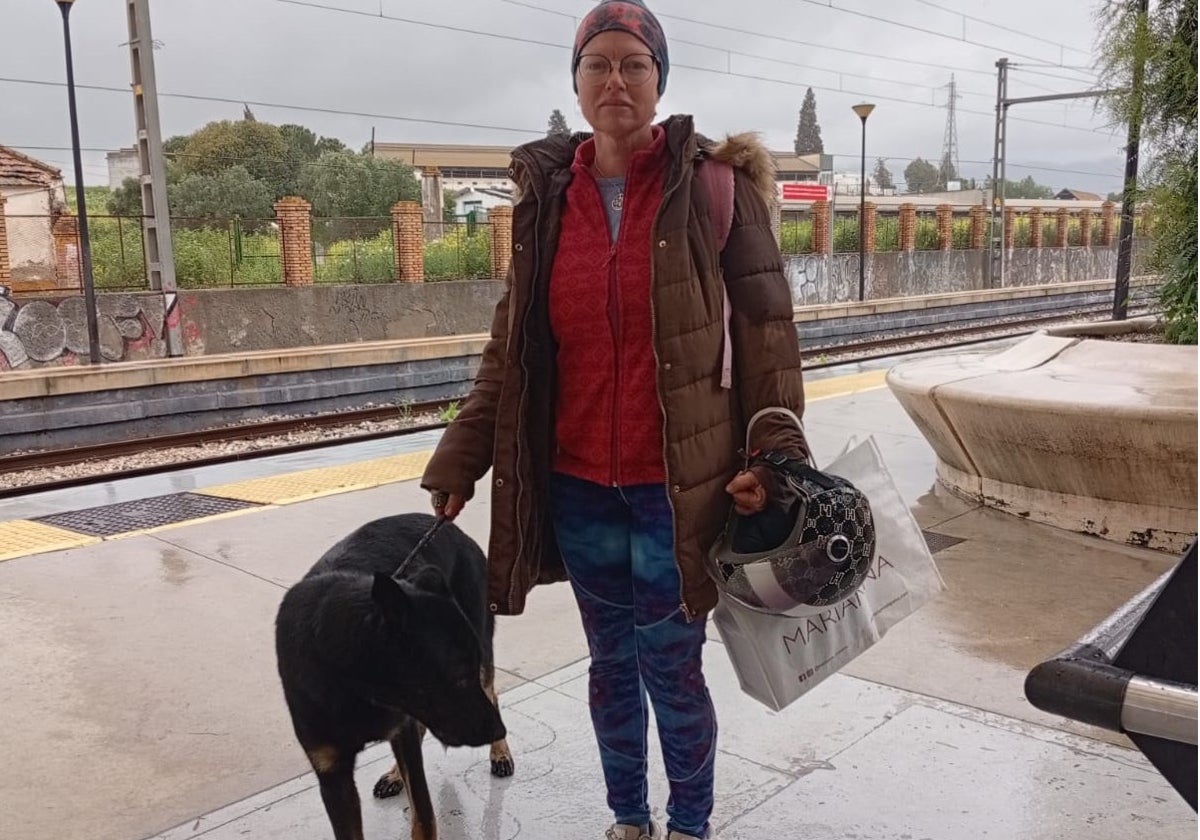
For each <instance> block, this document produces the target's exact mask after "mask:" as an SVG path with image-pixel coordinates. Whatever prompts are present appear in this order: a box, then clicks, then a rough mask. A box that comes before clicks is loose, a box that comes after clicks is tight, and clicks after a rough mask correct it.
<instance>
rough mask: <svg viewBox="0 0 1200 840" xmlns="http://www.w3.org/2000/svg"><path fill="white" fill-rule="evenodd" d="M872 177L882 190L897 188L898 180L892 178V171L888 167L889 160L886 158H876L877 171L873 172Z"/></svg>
mask: <svg viewBox="0 0 1200 840" xmlns="http://www.w3.org/2000/svg"><path fill="white" fill-rule="evenodd" d="M871 178H872V180H874V182H875V183H876V184H878V185H879V188H880V189H881V190H891V189H895V188H896V182H895V181H893V180H892V172H891V170H890V169H888V168H887V161H886V160H885V159H884V158H876V159H875V171H874V172H872V173H871Z"/></svg>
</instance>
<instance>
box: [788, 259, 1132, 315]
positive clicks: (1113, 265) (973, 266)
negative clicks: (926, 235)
mask: <svg viewBox="0 0 1200 840" xmlns="http://www.w3.org/2000/svg"><path fill="white" fill-rule="evenodd" d="M1141 250H1142V249H1141V248H1139V247H1137V246H1136V245H1135V248H1134V255H1133V257H1134V273H1135V274H1136V273H1138V269H1139V264H1140V262H1141V256H1142V255H1141ZM986 261H987V252H986V251H889V252H886V253H878V254H868V255H867V262H866V267H865V268H866V270H865V271H864V272H862V275H863V276H862V280H863V286H864V289H863V291H864V294H863V298H864V299H866V300H872V299H879V298H893V297H908V296H911V295H932V294H947V293H952V292H966V291H971V290H973V289H983V288H985V287H984V280H983V277H984V265H985V263H986ZM784 265H785V271H786V272H787V277H788V283H789V284H790V285H791V287H792V299H793V300H794V301H795V302H796V304H797V305H798V306H813V305H819V304H825V303H847V302H849V301H855V300H858V298H859V294H858V285H859V257H858V254H832V255H819V254H801V255H797V256H790V257H785V258H784ZM1116 273H1117V251H1116V248H1013V249H1011V250H1010V251H1009V252H1008V265H1007V268H1006V274H1005V280H1004V286H1006V287H1012V286H1043V285H1047V284H1050V283H1070V282H1076V281H1081V280H1104V279H1107V278H1110V277H1116Z"/></svg>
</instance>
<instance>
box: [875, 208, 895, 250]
mask: <svg viewBox="0 0 1200 840" xmlns="http://www.w3.org/2000/svg"><path fill="white" fill-rule="evenodd" d="M875 250H876V251H899V250H900V217H899V216H876V217H875Z"/></svg>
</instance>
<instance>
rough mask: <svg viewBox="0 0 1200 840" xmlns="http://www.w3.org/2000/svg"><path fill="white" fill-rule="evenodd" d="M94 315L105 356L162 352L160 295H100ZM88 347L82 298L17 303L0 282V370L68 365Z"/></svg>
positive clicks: (151, 355) (115, 359) (158, 354)
mask: <svg viewBox="0 0 1200 840" xmlns="http://www.w3.org/2000/svg"><path fill="white" fill-rule="evenodd" d="M96 315H97V326H98V327H99V334H100V355H101V356H102V357H103V359H104V360H105V361H108V362H119V361H126V360H128V359H131V358H162V357H164V356H165V355H166V344H165V342H164V341H163V325H164V313H163V300H162V297H161V296H160V295H132V294H131V295H101V296H100V297H99V298H98V299H97V302H96ZM89 352H90V348H89V342H88V328H87V317H86V309H85V308H84V301H83V298H82V297H80V296H74V297H68V298H63V299H62V300H58V301H54V300H29V301H25V302H22V301H16V300H13V299H12V298H11V297H10V296H9V293H8V290H7V289H5V288H4V287H2V286H0V369H3V370H21V369H25V368H32V367H50V366H57V365H69V364H74V362H75V360H76V358H78V357H85V358H86V357H87V356H88V355H89Z"/></svg>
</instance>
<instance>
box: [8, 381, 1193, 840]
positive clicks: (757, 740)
mask: <svg viewBox="0 0 1200 840" xmlns="http://www.w3.org/2000/svg"><path fill="white" fill-rule="evenodd" d="M806 420H807V426H808V433H809V437H810V439H811V441H812V443H813V446H814V448H815V450H816V452H817V455H818V460H819V461H821V462H823V461H826V460H828V459H829V458H831V457H833V456H834V455H835V454H836V453H837V452H839V451H840V450H841V449H842V447H843V446H844V445H845V444H846V442H847V438H848V436H851V435H857V436H858V437H859V438H860V439H861V438H865V437H866V436H867V435H872V434H873V435H874V436H875V439H876V441H877V443H878V444H879V446H880V449H881V450H882V452H883V455H884V458H885V460H886V462H887V464H888V466H889V469H890V470H891V472H892V473H893V476H894V478H895V480H896V483H897V485H898V486H899V488H900V490H901V492H902V493H903V494H904V496H905V498H906V499H907V500H909V501H910V503H911V504H912V505H913V511H914V514H915V516H916V518H917V520H918V522H919V523H920V525H921V526H922V527H923V528H925V529H928V530H930V531H933V532H936V533H939V534H943V535H947V536H949V537H953V538H957V539H959V540H961V541H960V542H957V543H955V544H953V545H950V546H949V547H946V548H944V549H942V550H940V551H938V553H937V554H936V555H935V559H936V560H937V562H938V565H939V569H940V570H941V573H942V575H943V577H944V578H945V580H946V584H947V587H948V588H947V591H946V592H944V593H942V594H941V595H940V596H939V597H938V598H937V599H936V600H935V601H934V602H932V603H930V604H928V605H927V606H925V607H924V608H923V609H922V610H920V611H919V612H918V613H917V614H915V615H914V616H912V617H911V618H909V619H907V620H906V621H904V622H903V623H902V624H900V625H899V626H898V627H896V628H895V629H894V630H893V631H892V632H891V633H890V634H889V635H888V636H887V637H886V638H885V639H884V640H882V641H881V642H880V643H879V644H878V645H876V646H875V647H874V648H873V649H871V650H870V651H868V652H867V653H866V654H864V655H863V656H861V657H859V659H857V660H855V661H854V662H853V663H851V665H850V666H848V667H847V668H845V669H844V670H843V671H842V673H841V674H839V675H837V676H835V677H832V678H830V679H829V680H828V681H826V682H825V683H823V684H821V685H819V686H818V687H817V688H815V689H814V690H813V691H811V692H810V693H809V694H807V695H805V696H804V697H803V698H801V699H800V700H799V701H797V702H796V703H795V704H794V705H793V706H791V707H789V708H788V709H786V710H785V711H783V712H781V713H774V712H771V711H768V710H767V709H765V708H764V707H762V706H760V705H758V704H757V703H756V702H755V701H753V700H750V699H749V698H747V697H745V695H743V694H741V692H740V690H739V689H738V686H737V681H736V678H735V677H734V675H733V672H732V670H731V667H730V665H729V662H728V659H727V658H726V656H725V652H724V649H723V647H722V646H721V644H720V639H719V636H718V635H717V634H716V633H715V631H710V639H711V643H710V644H709V645H708V646H707V649H706V666H707V674H708V678H709V682H710V687H711V689H712V692H713V695H714V699H715V702H716V704H717V710H718V715H719V719H720V722H721V736H720V737H721V740H720V748H721V753H720V757H719V760H718V768H717V788H718V801H717V809H716V814H715V817H714V820H715V824H716V826H717V827H718V829H719V830H720V837H721V838H723V840H731V839H732V840H736V839H737V838H742V840H751V838H753V840H758V838H767V837H772V838H773V837H779V838H789V840H790V838H795V839H796V840H804V839H805V838H830V840H832V838H906V839H907V838H911V839H912V840H916V838H933V839H934V840H966V838H976V837H989V838H1029V839H1030V840H1040V839H1041V838H1088V840H1091V838H1096V839H1097V840H1106V838H1113V840H1117V839H1118V838H1120V839H1121V840H1126V839H1127V838H1132V837H1137V838H1138V840H1160V839H1161V840H1167V838H1172V840H1173V838H1179V837H1192V836H1195V834H1196V827H1197V826H1196V815H1195V813H1194V812H1193V811H1192V810H1191V809H1190V808H1188V807H1187V805H1186V804H1185V803H1184V802H1183V801H1182V800H1181V799H1180V798H1179V797H1178V795H1177V794H1175V792H1174V791H1173V790H1172V789H1171V788H1170V786H1169V785H1168V784H1167V782H1166V781H1165V780H1163V779H1162V778H1161V777H1160V776H1159V775H1158V773H1157V771H1155V770H1154V769H1153V767H1151V766H1150V765H1149V763H1148V762H1147V761H1145V759H1144V758H1143V757H1142V756H1141V754H1140V753H1139V752H1138V751H1136V750H1135V749H1132V748H1131V747H1130V745H1129V743H1128V741H1127V740H1126V739H1124V738H1123V737H1122V736H1119V735H1116V734H1111V733H1102V732H1099V731H1097V730H1094V729H1091V728H1089V727H1085V726H1083V725H1081V724H1076V723H1073V722H1068V721H1064V720H1062V719H1059V718H1055V717H1052V716H1049V715H1046V714H1044V713H1042V712H1039V711H1038V710H1036V709H1034V708H1033V707H1032V706H1030V705H1029V704H1028V703H1027V702H1026V701H1025V700H1024V697H1023V691H1022V683H1023V680H1024V676H1025V673H1026V672H1027V671H1028V669H1029V668H1030V667H1032V666H1033V665H1035V664H1036V663H1038V662H1040V661H1042V660H1043V659H1045V658H1048V657H1050V656H1052V655H1053V654H1054V653H1056V652H1057V651H1058V650H1060V649H1062V648H1063V647H1065V646H1066V645H1067V644H1069V643H1070V642H1072V641H1073V640H1074V639H1076V638H1077V637H1079V636H1080V635H1082V634H1083V633H1084V632H1085V631H1087V630H1088V629H1090V628H1091V627H1092V626H1093V625H1094V624H1095V623H1096V622H1098V621H1099V620H1100V619H1102V618H1103V617H1105V616H1106V615H1108V614H1109V613H1110V612H1111V611H1112V610H1113V609H1115V608H1116V607H1117V606H1118V605H1120V604H1121V603H1123V602H1124V601H1125V600H1127V599H1128V598H1130V597H1132V596H1133V595H1135V594H1136V593H1137V592H1139V591H1140V590H1141V589H1142V588H1143V587H1144V586H1145V585H1146V584H1148V583H1149V582H1150V581H1152V580H1153V579H1154V578H1156V577H1158V575H1159V574H1161V573H1162V572H1164V571H1166V570H1167V569H1169V568H1170V567H1171V566H1173V565H1174V560H1175V558H1173V557H1170V556H1165V555H1161V554H1157V553H1154V552H1150V551H1146V550H1140V549H1135V548H1126V547H1122V546H1117V545H1113V544H1110V543H1104V542H1101V541H1099V540H1096V539H1093V538H1089V537H1084V536H1080V535H1074V534H1069V533H1065V532H1063V531H1059V530H1056V529H1053V528H1050V527H1047V526H1040V525H1036V524H1031V523H1027V522H1022V521H1020V520H1017V519H1014V518H1011V517H1007V516H1004V515H1002V514H997V513H994V512H992V511H988V510H984V509H982V508H978V507H976V506H973V505H970V504H967V503H965V502H962V501H959V500H957V499H954V498H950V497H947V496H946V495H944V494H943V493H939V492H937V491H935V490H934V489H933V488H934V481H933V477H934V457H933V454H932V452H931V451H930V450H929V447H928V446H927V445H926V443H925V441H924V439H923V438H922V437H921V435H920V433H919V432H918V431H917V430H916V428H915V427H913V426H912V424H911V422H910V421H909V420H908V419H907V417H906V416H905V415H904V413H903V411H902V410H901V409H900V408H899V406H898V405H897V404H896V402H895V401H894V399H893V398H892V397H891V394H890V393H889V392H888V391H887V390H886V389H884V388H874V389H871V390H865V391H861V392H858V393H854V394H850V395H846V396H837V397H831V398H828V399H824V400H817V401H814V402H812V403H811V404H810V406H809V409H808V412H807V415H806ZM430 443H431V439H429V440H424V441H413V442H409V443H408V446H409V447H410V448H412V449H419V448H421V446H425V447H427V446H428V445H430ZM396 451H398V444H397V443H396V442H392V443H390V445H389V444H387V443H385V444H384V446H383V448H376V449H371V450H370V451H353V452H345V451H339V452H325V453H320V454H318V453H305V460H304V461H303V462H302V463H300V462H296V461H290V462H289V461H283V462H277V463H274V464H268V463H266V462H251V463H248V464H236V465H229V467H228V468H211V469H225V471H224V472H220V473H208V474H204V473H202V471H200V470H197V471H196V472H195V473H191V474H182V475H178V476H174V477H169V478H168V477H164V478H155V479H139V480H138V481H139V482H142V483H140V484H137V485H128V486H113V487H110V488H107V489H101V490H99V491H95V490H92V491H78V490H75V491H65V493H64V494H54V495H53V496H52V497H51V496H49V495H47V494H43V497H42V498H26V499H13V500H6V501H3V502H0V521H2V520H8V519H15V518H26V517H31V516H40V515H44V514H46V513H55V512H62V511H69V510H78V509H80V508H83V507H89V506H91V505H95V504H105V503H109V502H112V501H123V500H125V499H126V498H127V497H129V495H130V494H131V493H132V494H135V497H138V498H141V497H144V496H149V495H155V494H159V493H174V492H180V491H190V490H195V489H197V488H203V487H205V486H210V485H213V484H219V483H224V482H229V481H233V480H237V479H242V478H252V477H255V476H258V475H263V474H266V473H268V472H270V471H272V470H296V469H307V468H309V467H312V466H316V465H321V464H325V463H330V462H331V461H337V462H339V463H346V462H348V461H353V460H354V459H357V458H369V457H377V456H379V455H384V454H392V453H394V452H396ZM287 457H289V458H291V457H295V456H287ZM486 486H487V485H486V482H485V483H481V485H480V489H481V496H480V497H479V498H477V499H476V500H474V501H473V502H472V503H471V504H470V505H469V506H468V508H467V510H466V512H465V513H464V514H463V516H462V517H461V519H460V524H462V526H463V527H464V529H465V530H467V531H468V533H470V534H472V536H474V537H475V538H476V539H478V540H480V541H481V542H483V543H485V544H486V535H487V530H488V521H487V501H488V497H487V492H486ZM66 494H74V495H66ZM136 494H142V495H140V496H139V495H136ZM425 505H426V499H425V495H424V494H423V493H422V492H421V491H420V490H419V488H418V487H417V486H416V482H414V481H407V482H403V483H389V484H383V485H381V486H377V487H373V488H370V489H364V490H357V491H354V492H346V493H340V494H333V495H325V496H322V497H319V498H315V499H313V500H311V501H304V502H298V503H295V504H285V505H278V506H270V505H268V506H264V507H262V508H261V509H256V510H253V511H251V512H249V513H245V514H240V515H236V516H232V517H231V518H225V519H219V520H216V521H209V522H200V523H194V524H181V525H178V526H174V527H171V528H168V529H166V530H161V531H158V532H155V533H152V534H142V535H137V536H129V537H124V538H120V539H114V540H108V541H105V542H101V543H98V544H96V545H90V546H85V547H80V548H75V549H70V550H66V551H56V552H49V553H43V554H36V555H32V556H27V557H18V558H15V559H12V560H8V561H6V562H0V665H2V666H3V672H4V674H5V677H4V678H3V679H2V680H0V709H3V710H4V715H5V724H6V725H5V726H4V727H3V728H0V751H3V754H5V755H6V756H9V757H10V761H9V762H8V765H7V772H5V773H4V774H3V775H2V776H0V815H3V816H0V838H4V840H10V838H11V840H32V838H48V837H53V838H89V840H139V838H146V837H155V838H162V839H163V840H183V838H192V837H203V838H205V839H206V840H233V838H285V837H286V838H291V839H292V840H309V838H312V839H313V840H316V839H317V838H322V839H323V838H328V837H330V836H332V832H331V830H330V829H329V827H328V824H327V821H326V818H325V815H324V811H323V809H322V806H321V802H320V797H319V795H318V793H317V790H316V787H315V781H314V780H313V778H312V776H311V774H309V773H308V765H307V761H306V760H305V758H304V756H303V754H302V752H301V751H300V748H299V747H298V745H297V744H296V743H295V739H294V737H293V735H292V732H291V726H290V722H289V720H288V718H287V713H286V709H285V708H284V705H283V698H282V692H281V691H280V689H279V684H278V677H277V675H276V673H275V662H274V651H273V621H274V616H275V610H276V608H277V606H278V603H279V600H280V598H281V597H282V595H283V592H284V590H285V589H286V587H288V586H290V585H291V584H292V583H293V582H295V580H297V579H298V578H299V577H300V576H301V575H302V574H303V573H304V572H305V571H306V570H307V569H308V567H309V566H310V565H311V564H312V563H313V562H314V561H315V559H316V558H317V557H318V556H319V555H320V553H321V552H322V551H323V550H324V549H325V548H326V547H328V546H329V545H331V544H332V543H333V542H335V541H336V540H337V539H339V538H340V537H341V536H343V535H344V534H345V533H346V532H348V531H349V530H351V529H352V528H354V527H356V526H357V525H359V524H361V523H363V522H365V521H367V520H369V519H371V518H374V517H376V516H382V515H386V514H389V513H393V512H397V511H403V510H412V509H424V507H425ZM585 653H586V648H585V645H584V641H583V636H582V632H581V630H580V627H579V620H578V617H577V615H576V612H575V607H574V602H573V599H572V598H571V596H570V592H569V590H568V589H567V587H566V586H565V585H558V586H553V587H545V588H541V589H538V590H535V592H534V594H533V596H532V597H531V599H530V606H529V610H528V611H527V613H526V614H525V615H523V616H520V617H515V618H504V619H500V620H499V622H498V628H497V637H496V660H497V665H498V666H499V668H500V669H501V672H500V674H499V676H498V687H499V688H500V689H501V690H502V694H501V707H502V711H503V714H504V716H505V719H506V723H507V725H508V727H509V730H510V743H511V745H512V746H513V749H514V753H515V757H516V764H517V769H516V774H515V776H514V777H512V778H511V779H507V780H496V779H492V778H491V777H490V776H489V774H488V762H487V752H486V750H472V749H454V750H443V749H442V748H441V747H440V746H438V745H437V744H436V743H434V742H432V741H430V742H428V743H427V745H426V750H425V754H426V763H427V773H428V776H429V779H430V787H431V789H432V792H433V797H434V802H435V806H436V808H437V811H438V814H439V820H440V835H439V836H440V837H441V838H442V840H467V839H468V838H470V840H475V839H476V838H487V840H491V839H492V838H506V839H507V838H517V837H520V838H526V839H527V840H543V838H544V840H550V839H551V838H555V840H557V838H567V839H568V840H576V838H578V840H589V838H596V840H599V838H600V837H601V836H602V835H603V830H604V827H605V826H606V824H607V820H608V814H607V811H606V808H605V805H604V796H603V786H602V784H601V781H600V774H599V767H598V757H597V752H596V747H595V744H594V741H593V739H592V734H591V729H590V724H589V720H588V715H587V706H586V667H587V663H586V659H585ZM652 756H653V758H652V762H653V763H652V784H651V795H652V802H653V804H654V806H655V809H656V811H657V813H658V814H659V815H660V816H661V814H662V807H663V804H664V802H665V798H666V789H665V784H664V783H663V780H662V764H661V759H660V757H659V755H658V752H657V748H656V747H655V748H654V749H652ZM13 757H16V758H17V759H18V760H15V761H14V760H12V758H13ZM388 766H390V756H389V754H388V751H387V748H386V746H383V745H379V746H375V747H372V748H371V749H369V750H367V751H365V752H364V753H363V754H362V756H360V759H359V768H360V769H359V789H360V792H361V794H362V795H363V796H364V806H363V811H364V820H365V823H366V833H367V837H368V838H369V840H374V838H395V837H399V836H408V818H407V814H406V809H405V806H404V799H403V797H399V798H397V799H393V800H388V801H384V802H378V801H375V800H372V799H371V798H370V788H371V786H372V784H373V783H374V780H375V779H376V778H377V777H378V775H379V774H381V773H382V772H384V771H385V770H386V769H387V768H388Z"/></svg>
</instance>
